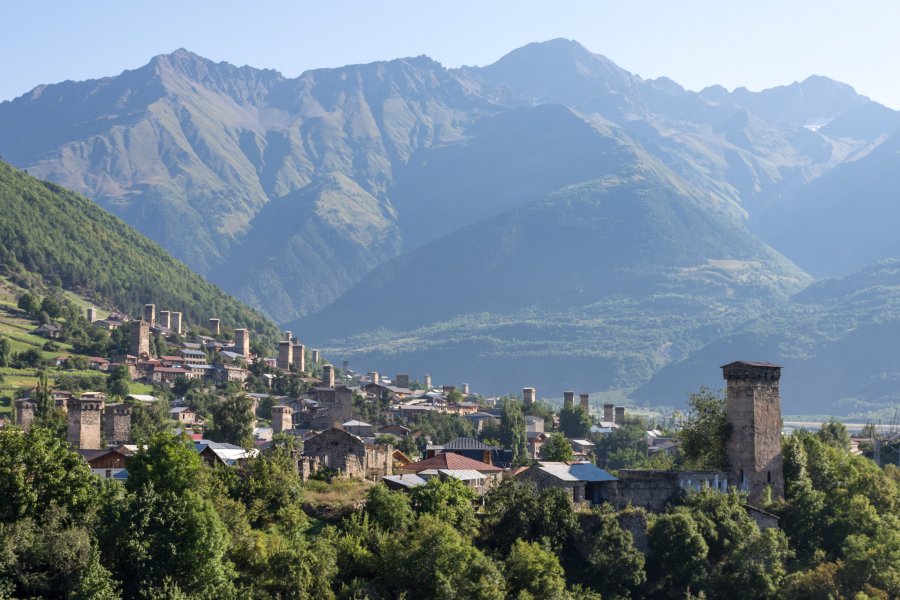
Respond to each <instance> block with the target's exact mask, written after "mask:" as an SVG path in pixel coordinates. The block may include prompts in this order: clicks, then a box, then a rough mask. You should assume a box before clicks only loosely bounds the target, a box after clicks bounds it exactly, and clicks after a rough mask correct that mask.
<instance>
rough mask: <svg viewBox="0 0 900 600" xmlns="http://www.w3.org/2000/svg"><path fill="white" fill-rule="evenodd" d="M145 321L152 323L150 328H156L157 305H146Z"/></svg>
mask: <svg viewBox="0 0 900 600" xmlns="http://www.w3.org/2000/svg"><path fill="white" fill-rule="evenodd" d="M144 320H145V321H147V322H148V323H150V327H155V326H156V305H155V304H145V305H144Z"/></svg>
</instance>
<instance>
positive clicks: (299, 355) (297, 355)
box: [294, 344, 306, 373]
mask: <svg viewBox="0 0 900 600" xmlns="http://www.w3.org/2000/svg"><path fill="white" fill-rule="evenodd" d="M294 364H295V365H296V366H297V370H298V371H299V372H301V373H303V372H304V371H306V346H304V345H303V344H294Z"/></svg>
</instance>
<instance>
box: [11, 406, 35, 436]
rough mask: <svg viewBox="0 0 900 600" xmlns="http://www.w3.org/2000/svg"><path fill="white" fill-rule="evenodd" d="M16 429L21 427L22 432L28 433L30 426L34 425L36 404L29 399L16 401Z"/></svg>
mask: <svg viewBox="0 0 900 600" xmlns="http://www.w3.org/2000/svg"><path fill="white" fill-rule="evenodd" d="M15 404H16V427H21V428H22V429H23V430H24V431H28V429H29V428H30V427H31V424H32V423H34V411H35V410H37V403H36V402H33V401H32V400H31V399H29V398H22V399H21V400H16V403H15Z"/></svg>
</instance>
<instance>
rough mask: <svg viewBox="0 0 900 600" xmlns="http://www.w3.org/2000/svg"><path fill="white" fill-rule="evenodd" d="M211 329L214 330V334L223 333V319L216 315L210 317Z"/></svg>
mask: <svg viewBox="0 0 900 600" xmlns="http://www.w3.org/2000/svg"><path fill="white" fill-rule="evenodd" d="M209 330H210V331H212V332H213V335H221V334H222V321H220V320H219V319H217V318H215V317H210V319H209Z"/></svg>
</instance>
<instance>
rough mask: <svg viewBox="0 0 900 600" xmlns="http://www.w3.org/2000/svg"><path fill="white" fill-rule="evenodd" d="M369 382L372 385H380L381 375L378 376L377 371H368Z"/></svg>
mask: <svg viewBox="0 0 900 600" xmlns="http://www.w3.org/2000/svg"><path fill="white" fill-rule="evenodd" d="M369 381H371V382H372V383H374V384H379V383H381V375H379V374H378V371H369Z"/></svg>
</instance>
